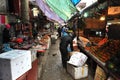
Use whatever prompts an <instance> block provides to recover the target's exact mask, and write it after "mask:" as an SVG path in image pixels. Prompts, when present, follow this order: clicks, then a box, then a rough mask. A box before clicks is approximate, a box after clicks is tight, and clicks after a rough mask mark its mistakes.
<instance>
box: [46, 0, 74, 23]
mask: <svg viewBox="0 0 120 80" xmlns="http://www.w3.org/2000/svg"><path fill="white" fill-rule="evenodd" d="M46 3H47V4H48V5H49V6H50V8H51V9H52V10H53V11H54V12H55V13H56V14H58V16H60V17H61V18H62V19H63V20H65V21H67V20H69V19H70V18H71V16H73V15H74V13H75V12H76V7H75V6H74V5H73V4H72V2H71V1H70V0H46Z"/></svg>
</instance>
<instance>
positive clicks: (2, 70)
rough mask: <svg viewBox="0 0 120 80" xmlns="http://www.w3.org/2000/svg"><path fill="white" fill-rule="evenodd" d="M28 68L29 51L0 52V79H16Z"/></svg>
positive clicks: (29, 67)
mask: <svg viewBox="0 0 120 80" xmlns="http://www.w3.org/2000/svg"><path fill="white" fill-rule="evenodd" d="M30 69H31V52H30V51H27V50H12V51H8V52H5V53H2V54H0V80H16V79H17V78H18V77H20V76H21V75H23V74H24V73H25V72H27V71H28V70H30Z"/></svg>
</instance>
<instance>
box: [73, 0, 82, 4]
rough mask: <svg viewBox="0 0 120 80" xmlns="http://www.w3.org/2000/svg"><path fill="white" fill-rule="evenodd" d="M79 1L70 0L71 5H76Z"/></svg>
mask: <svg viewBox="0 0 120 80" xmlns="http://www.w3.org/2000/svg"><path fill="white" fill-rule="evenodd" d="M80 1H81V0H71V2H72V3H73V5H77V4H78V3H79V2H80Z"/></svg>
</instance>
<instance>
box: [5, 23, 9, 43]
mask: <svg viewBox="0 0 120 80" xmlns="http://www.w3.org/2000/svg"><path fill="white" fill-rule="evenodd" d="M9 29H10V25H9V24H6V25H5V28H4V30H3V44H4V43H8V42H10V34H9Z"/></svg>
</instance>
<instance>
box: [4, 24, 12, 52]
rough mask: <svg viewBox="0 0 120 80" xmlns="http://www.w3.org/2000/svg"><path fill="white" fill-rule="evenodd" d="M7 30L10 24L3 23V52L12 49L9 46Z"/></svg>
mask: <svg viewBox="0 0 120 80" xmlns="http://www.w3.org/2000/svg"><path fill="white" fill-rule="evenodd" d="M9 30H10V25H9V24H6V25H5V28H4V30H3V49H2V50H3V51H4V52H7V51H10V50H12V48H10V44H9V42H10V37H11V36H10V34H9Z"/></svg>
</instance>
